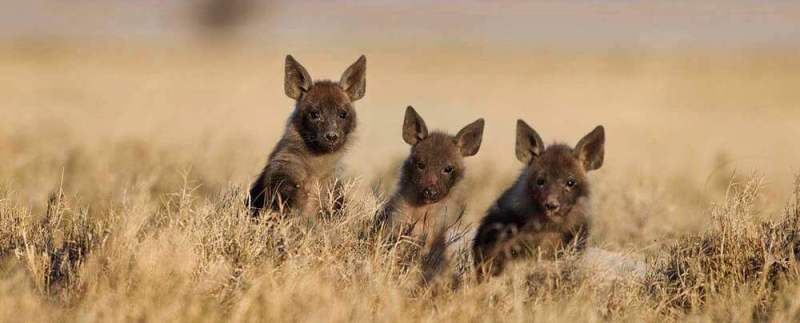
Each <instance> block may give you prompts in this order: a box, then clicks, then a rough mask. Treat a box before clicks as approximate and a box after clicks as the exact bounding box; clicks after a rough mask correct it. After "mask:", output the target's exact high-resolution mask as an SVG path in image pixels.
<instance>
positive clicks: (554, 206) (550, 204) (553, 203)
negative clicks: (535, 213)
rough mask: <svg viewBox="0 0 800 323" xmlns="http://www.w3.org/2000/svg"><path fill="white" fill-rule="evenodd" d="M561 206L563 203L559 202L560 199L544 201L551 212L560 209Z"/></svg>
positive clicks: (545, 206)
mask: <svg viewBox="0 0 800 323" xmlns="http://www.w3.org/2000/svg"><path fill="white" fill-rule="evenodd" d="M560 206H561V205H560V204H559V203H558V201H547V202H544V208H545V209H546V210H548V211H550V212H555V211H558V208H559V207H560Z"/></svg>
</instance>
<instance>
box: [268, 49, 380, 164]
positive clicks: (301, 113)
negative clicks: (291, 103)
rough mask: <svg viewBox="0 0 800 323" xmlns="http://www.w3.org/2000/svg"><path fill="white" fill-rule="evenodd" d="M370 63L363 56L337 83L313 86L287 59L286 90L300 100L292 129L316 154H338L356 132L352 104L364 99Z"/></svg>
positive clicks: (301, 70)
mask: <svg viewBox="0 0 800 323" xmlns="http://www.w3.org/2000/svg"><path fill="white" fill-rule="evenodd" d="M366 64H367V59H366V57H364V56H363V55H362V56H361V57H359V58H358V60H357V61H356V62H355V63H353V64H352V65H350V67H348V68H347V70H345V72H344V73H343V74H342V77H341V80H340V81H339V82H338V83H337V82H331V81H317V82H312V80H311V75H310V74H309V73H308V71H307V70H306V69H305V68H304V67H303V65H301V64H300V63H299V62H298V61H297V60H295V59H294V58H293V57H292V56H291V55H288V56H286V66H285V79H284V90H285V92H286V95H287V96H289V97H290V98H293V99H295V100H297V105H296V107H295V111H294V114H293V115H292V119H291V125H292V126H293V127H294V128H295V130H297V132H298V133H299V134H300V136H301V137H302V139H303V142H304V143H305V144H306V147H307V148H308V149H309V150H310V151H311V152H313V153H316V154H327V153H333V152H336V151H338V150H340V149H342V147H344V146H345V145H346V144H347V139H348V135H350V133H352V132H353V130H355V127H356V113H355V110H354V109H353V102H354V101H356V100H359V99H361V98H362V97H364V92H365V90H366V82H367V81H366V70H367V65H366Z"/></svg>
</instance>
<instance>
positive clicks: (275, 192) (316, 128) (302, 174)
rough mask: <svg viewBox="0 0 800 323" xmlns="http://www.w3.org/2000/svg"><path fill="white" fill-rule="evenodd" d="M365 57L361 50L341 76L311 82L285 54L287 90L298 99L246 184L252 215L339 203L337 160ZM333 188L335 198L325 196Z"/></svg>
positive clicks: (308, 213) (352, 121) (359, 92)
mask: <svg viewBox="0 0 800 323" xmlns="http://www.w3.org/2000/svg"><path fill="white" fill-rule="evenodd" d="M365 73H366V58H365V57H364V56H361V57H360V58H359V59H358V61H356V62H355V63H354V64H353V65H352V66H350V67H349V68H348V69H347V70H346V71H345V72H344V74H343V75H342V78H341V80H340V81H339V82H338V83H337V82H332V81H316V82H312V80H311V77H310V76H309V74H308V72H307V71H306V69H305V68H304V67H303V66H302V65H300V63H298V62H297V61H295V60H294V58H293V57H292V56H291V55H289V56H286V76H285V77H286V78H285V82H284V89H285V91H286V95H287V96H289V97H290V98H293V99H295V100H296V104H295V109H294V112H293V113H292V114H291V116H290V117H289V120H288V122H287V125H286V130H285V132H284V135H283V137H282V138H281V139H280V141H278V144H277V145H276V146H275V148H274V149H273V151H272V153H271V154H270V156H269V160H268V162H267V165H266V166H265V167H264V170H263V171H262V172H261V175H259V177H258V179H256V181H255V182H254V183H253V185H252V186H251V189H250V200H249V205H250V207H251V210H252V213H253V215H254V216H256V215H258V213H259V212H260V211H261V210H262V209H263V208H270V209H272V210H274V211H283V210H293V211H297V212H298V213H299V214H301V215H302V216H304V217H314V216H315V215H317V214H318V213H319V205H320V203H323V204H325V203H328V204H334V206H335V207H336V208H338V207H341V203H342V200H343V198H342V196H341V194H340V191H341V190H340V187H339V184H338V183H339V182H338V180H337V168H338V165H339V161H340V159H341V157H342V155H343V154H344V151H345V150H346V148H347V146H348V144H349V143H350V142H349V140H348V138H349V135H350V134H351V133H352V132H353V131H355V128H356V112H355V109H354V108H353V102H354V101H356V100H358V99H361V98H362V97H363V96H364V91H365V88H366V76H365ZM329 192H334V194H333V201H328V197H329V196H331V194H329Z"/></svg>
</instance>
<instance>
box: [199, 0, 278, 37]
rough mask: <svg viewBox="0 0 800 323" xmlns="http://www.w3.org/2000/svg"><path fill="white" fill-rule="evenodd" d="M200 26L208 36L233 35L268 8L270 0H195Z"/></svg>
mask: <svg viewBox="0 0 800 323" xmlns="http://www.w3.org/2000/svg"><path fill="white" fill-rule="evenodd" d="M194 3H195V5H196V7H195V10H196V12H195V14H196V19H197V23H198V25H199V27H200V28H201V29H202V31H203V32H204V33H205V34H207V35H208V36H216V37H220V36H231V35H232V34H233V33H234V32H235V31H236V30H237V29H238V28H240V27H242V26H243V25H245V24H246V23H247V22H248V20H250V19H253V18H254V17H255V16H257V15H256V13H257V12H262V13H263V11H264V10H265V9H267V7H268V6H269V3H270V1H258V0H195V2H194Z"/></svg>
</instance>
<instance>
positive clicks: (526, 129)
mask: <svg viewBox="0 0 800 323" xmlns="http://www.w3.org/2000/svg"><path fill="white" fill-rule="evenodd" d="M542 152H544V143H543V142H542V137H539V134H538V133H536V131H535V130H533V128H531V126H529V125H528V124H527V123H525V121H522V119H520V120H517V145H516V153H517V159H518V160H519V161H521V162H523V163H525V164H529V163H530V162H531V160H533V159H534V158H536V157H538V156H540V155H541V154H542Z"/></svg>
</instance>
